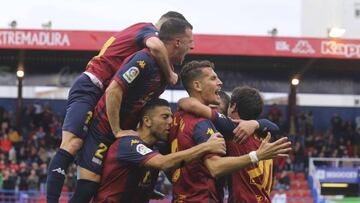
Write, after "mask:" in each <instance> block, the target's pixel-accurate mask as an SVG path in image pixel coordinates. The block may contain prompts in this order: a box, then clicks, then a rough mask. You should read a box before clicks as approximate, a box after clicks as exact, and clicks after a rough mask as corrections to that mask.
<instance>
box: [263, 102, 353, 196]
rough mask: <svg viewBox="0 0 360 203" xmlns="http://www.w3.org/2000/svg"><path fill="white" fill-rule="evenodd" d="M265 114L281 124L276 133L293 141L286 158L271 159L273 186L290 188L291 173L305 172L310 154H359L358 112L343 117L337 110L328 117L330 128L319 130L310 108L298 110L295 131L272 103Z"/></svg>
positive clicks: (330, 156)
mask: <svg viewBox="0 0 360 203" xmlns="http://www.w3.org/2000/svg"><path fill="white" fill-rule="evenodd" d="M266 117H267V118H268V119H269V120H271V121H273V122H274V123H276V124H277V125H278V126H280V129H281V132H280V133H279V135H278V136H288V137H289V138H290V140H291V141H292V145H293V151H292V153H291V154H290V156H289V158H287V159H276V160H274V174H276V181H275V185H274V189H284V190H289V186H290V184H291V183H290V182H291V178H290V176H289V172H291V173H303V172H305V175H307V172H308V169H309V157H320V158H323V157H329V158H340V157H349V158H358V157H359V156H360V116H357V117H356V118H355V119H354V120H353V121H350V120H343V118H341V116H339V115H338V114H333V116H332V117H331V118H322V119H329V124H330V128H328V129H327V130H325V131H321V130H319V129H317V127H316V126H314V115H313V113H312V112H310V111H309V112H300V113H298V115H297V116H296V120H295V126H296V129H295V133H289V127H288V126H289V125H290V124H289V123H288V119H287V118H286V115H284V112H282V111H281V110H280V109H279V107H278V106H277V105H276V104H274V105H272V106H271V107H270V109H269V111H268V112H267V114H266Z"/></svg>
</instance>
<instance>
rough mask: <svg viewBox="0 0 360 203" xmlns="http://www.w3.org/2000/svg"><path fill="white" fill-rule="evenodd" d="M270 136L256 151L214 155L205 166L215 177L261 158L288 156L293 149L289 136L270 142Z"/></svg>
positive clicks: (206, 161)
mask: <svg viewBox="0 0 360 203" xmlns="http://www.w3.org/2000/svg"><path fill="white" fill-rule="evenodd" d="M270 138H271V136H270V135H268V136H267V137H266V138H265V139H264V140H263V141H262V142H261V145H260V147H259V148H258V150H256V151H255V152H250V153H249V154H247V155H243V156H239V157H220V156H212V157H210V158H208V159H206V160H205V161H204V162H205V166H206V167H207V168H208V170H209V172H210V174H211V175H212V176H213V177H220V176H223V175H227V174H229V173H232V172H234V171H237V170H240V169H242V168H244V167H246V166H248V165H249V164H251V163H257V162H258V161H260V160H267V159H272V158H274V157H278V156H287V154H288V153H289V152H290V151H291V147H290V146H291V143H290V142H289V141H288V138H287V137H283V138H281V139H279V140H277V141H275V142H273V143H270V142H269V140H270Z"/></svg>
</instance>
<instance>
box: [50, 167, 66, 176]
mask: <svg viewBox="0 0 360 203" xmlns="http://www.w3.org/2000/svg"><path fill="white" fill-rule="evenodd" d="M52 171H54V172H58V173H60V174H62V175H65V170H64V169H61V168H57V169H54V170H52Z"/></svg>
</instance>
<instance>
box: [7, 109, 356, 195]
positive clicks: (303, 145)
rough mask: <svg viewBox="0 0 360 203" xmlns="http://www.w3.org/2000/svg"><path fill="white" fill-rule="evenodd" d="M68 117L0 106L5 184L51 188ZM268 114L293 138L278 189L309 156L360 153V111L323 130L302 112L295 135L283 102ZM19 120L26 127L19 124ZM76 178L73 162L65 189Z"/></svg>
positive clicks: (279, 168) (280, 165) (279, 166)
mask: <svg viewBox="0 0 360 203" xmlns="http://www.w3.org/2000/svg"><path fill="white" fill-rule="evenodd" d="M62 117H63V115H56V114H55V113H54V112H53V111H52V110H51V107H50V106H48V105H40V104H39V103H37V102H35V103H34V104H32V105H28V106H26V107H25V108H24V109H23V111H22V112H21V116H20V120H19V121H16V116H15V114H14V113H13V112H9V111H6V110H5V109H4V108H2V107H1V106H0V189H10V190H18V191H21V190H36V191H45V182H46V176H47V165H48V163H49V160H50V159H51V157H52V156H53V155H54V154H55V151H56V149H57V147H58V146H59V144H60V139H61V126H62ZM265 117H266V118H268V119H269V120H271V121H273V122H274V123H276V124H278V126H280V128H281V132H280V133H279V134H278V135H277V136H288V137H289V138H290V140H291V141H292V143H293V151H292V153H291V155H290V157H289V158H287V159H284V158H282V159H276V160H274V171H275V173H274V174H277V175H276V181H275V182H276V184H275V185H274V188H275V189H284V190H289V186H290V181H291V180H290V178H289V176H288V175H287V172H288V171H292V172H295V173H297V172H303V171H305V172H306V171H307V170H308V160H309V157H359V156H360V116H358V117H357V118H356V119H355V120H354V121H346V120H343V119H342V118H341V117H340V116H339V115H337V114H334V115H333V116H332V117H331V118H330V121H329V122H330V123H331V128H329V129H328V130H326V131H319V130H317V128H316V126H314V116H313V114H312V112H301V113H299V115H297V119H296V126H297V127H296V133H295V134H289V133H288V127H287V126H289V123H287V118H286V116H285V115H284V112H282V111H281V110H280V108H279V107H278V106H277V105H275V104H274V105H272V106H271V107H270V108H269V110H268V112H265ZM17 122H19V123H20V125H19V126H21V127H19V128H17V127H16V126H17V125H16V123H17ZM275 137H276V136H275ZM75 183H76V167H75V164H73V165H72V166H71V167H70V170H69V173H68V174H67V178H66V184H65V187H64V190H67V191H73V189H74V187H75ZM159 183H160V184H158V186H157V189H158V190H159V191H161V192H163V193H164V194H170V191H171V184H170V182H169V181H168V180H167V179H166V178H165V175H164V174H161V175H160V176H159Z"/></svg>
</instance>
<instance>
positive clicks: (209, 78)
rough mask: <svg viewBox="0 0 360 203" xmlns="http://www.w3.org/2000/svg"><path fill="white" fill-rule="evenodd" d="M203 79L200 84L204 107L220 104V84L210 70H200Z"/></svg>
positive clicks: (213, 72)
mask: <svg viewBox="0 0 360 203" xmlns="http://www.w3.org/2000/svg"><path fill="white" fill-rule="evenodd" d="M202 73H203V77H202V78H201V80H200V83H201V88H202V90H201V97H202V99H203V101H204V102H205V104H206V105H209V104H215V105H219V104H220V103H221V98H220V96H219V91H220V90H221V86H222V82H221V80H220V79H219V78H218V76H217V74H216V73H215V71H214V70H213V69H212V68H210V67H209V68H204V69H202Z"/></svg>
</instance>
